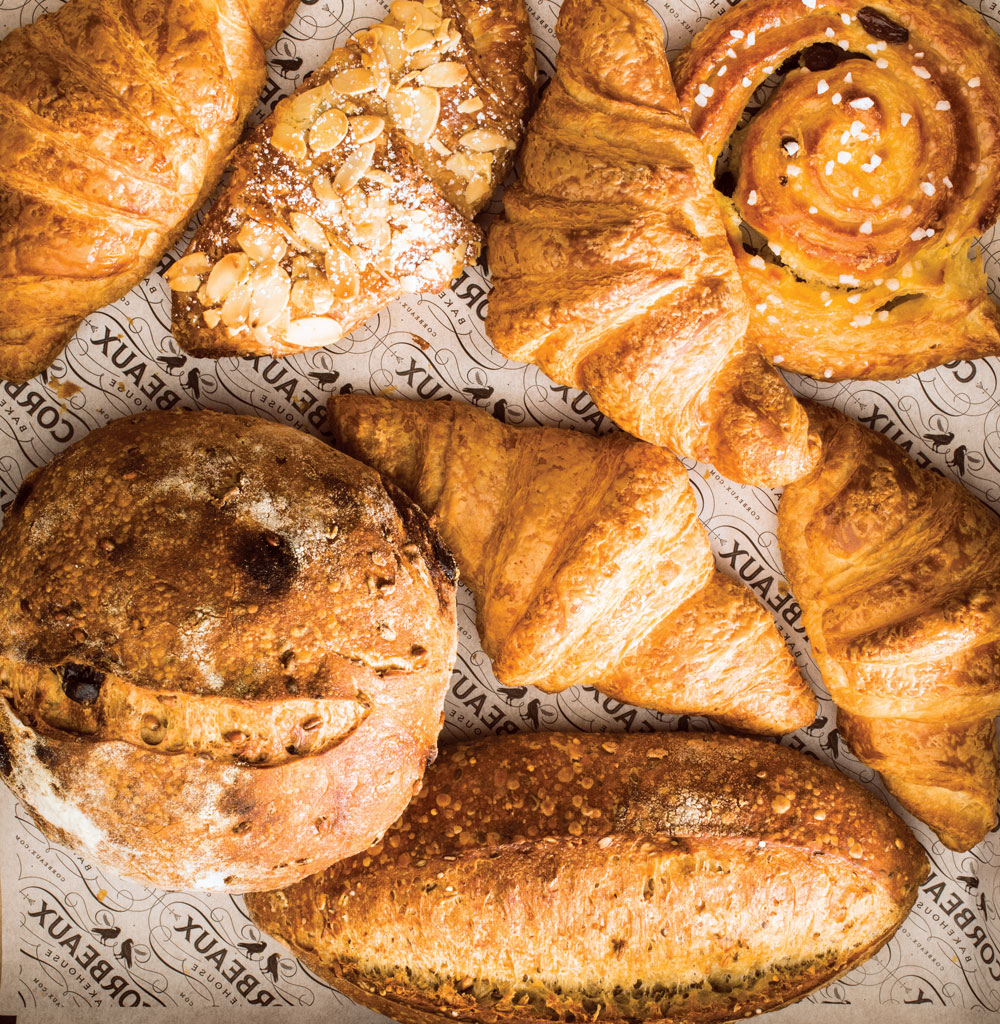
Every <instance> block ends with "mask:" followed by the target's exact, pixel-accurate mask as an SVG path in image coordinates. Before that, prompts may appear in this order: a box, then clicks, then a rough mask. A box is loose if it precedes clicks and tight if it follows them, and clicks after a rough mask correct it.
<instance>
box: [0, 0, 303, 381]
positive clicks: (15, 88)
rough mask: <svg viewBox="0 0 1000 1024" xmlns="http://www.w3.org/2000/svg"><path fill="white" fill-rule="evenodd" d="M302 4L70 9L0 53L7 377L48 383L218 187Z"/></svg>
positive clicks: (178, 2) (3, 360)
mask: <svg viewBox="0 0 1000 1024" xmlns="http://www.w3.org/2000/svg"><path fill="white" fill-rule="evenodd" d="M295 7H296V0H247V2H246V3H241V4H233V5H225V6H221V5H217V4H214V3H207V2H204V0H170V2H169V3H163V2H161V0H69V2H68V3H66V4H65V5H64V6H63V7H61V8H60V9H59V10H58V11H57V12H56V13H54V14H45V15H43V16H42V17H40V18H39V19H38V20H37V21H36V22H35V23H34V24H33V25H29V26H27V27H25V28H20V29H16V30H15V31H14V32H11V33H10V35H8V36H7V37H6V38H5V39H4V40H3V41H2V42H0V377H3V378H6V379H8V380H27V379H28V378H29V377H31V376H33V375H34V374H36V373H38V372H39V371H41V370H43V369H45V367H47V366H48V365H49V363H51V362H52V360H53V359H54V358H55V357H56V356H57V355H58V354H59V352H60V351H61V349H62V348H63V346H64V345H65V344H66V342H67V341H68V340H69V339H70V337H71V336H72V335H73V332H74V331H75V330H76V328H77V327H78V326H79V324H80V321H81V320H82V319H83V318H84V317H85V316H87V315H88V314H89V313H91V312H93V311H94V310H95V309H98V308H100V307H101V306H104V305H106V304H107V303H109V302H113V301H115V300H116V299H118V298H120V297H121V296H122V295H124V294H125V293H126V292H127V291H128V290H129V289H130V288H131V287H132V286H133V285H135V284H136V283H137V282H139V281H140V280H142V278H143V277H145V276H146V275H147V274H148V273H149V272H150V271H151V270H152V269H153V267H154V266H155V265H156V263H157V261H158V260H159V259H160V257H161V256H162V255H163V253H164V252H165V251H166V250H167V249H168V248H169V247H170V246H171V245H172V244H173V243H174V242H175V241H176V239H177V237H178V236H179V235H180V233H181V231H182V230H183V229H184V226H185V225H186V224H187V221H188V220H189V218H190V217H191V215H192V214H193V213H194V211H195V210H196V209H197V208H198V207H199V206H200V205H201V202H202V200H203V199H204V198H205V196H206V195H207V194H208V191H209V190H210V189H211V188H212V187H213V186H214V185H215V183H216V181H217V180H218V179H219V177H220V176H221V174H222V171H223V168H224V166H225V162H226V159H227V157H228V156H229V152H230V150H231V149H232V148H233V146H234V145H235V144H236V142H237V140H238V139H239V136H240V132H241V131H242V130H243V122H244V120H245V119H246V117H247V115H248V114H249V113H250V111H251V110H252V109H253V106H254V102H255V101H256V99H257V94H258V93H259V92H260V90H261V88H262V87H263V86H264V82H265V80H266V69H265V65H264V50H265V48H266V47H268V46H270V45H271V43H273V42H274V40H275V39H276V38H277V37H278V35H279V33H280V32H281V30H282V29H283V28H284V27H285V25H286V24H287V22H288V20H289V19H290V18H291V16H292V12H293V11H294V9H295Z"/></svg>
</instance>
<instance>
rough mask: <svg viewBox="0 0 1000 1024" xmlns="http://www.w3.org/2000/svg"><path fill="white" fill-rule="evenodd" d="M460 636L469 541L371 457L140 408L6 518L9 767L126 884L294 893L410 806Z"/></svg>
mask: <svg viewBox="0 0 1000 1024" xmlns="http://www.w3.org/2000/svg"><path fill="white" fill-rule="evenodd" d="M455 643H456V626H455V569H454V563H453V561H452V559H451V556H450V555H449V554H448V553H447V551H446V550H445V549H444V548H443V546H442V545H441V542H440V540H439V538H438V537H437V534H436V533H435V532H434V530H432V529H431V528H430V527H429V525H428V523H427V520H426V518H425V517H424V515H423V513H422V512H421V511H420V510H419V509H418V508H417V507H416V506H414V505H412V504H411V503H410V502H409V501H408V500H407V499H406V498H405V497H404V496H403V495H402V494H401V493H400V492H398V491H396V490H395V489H389V490H387V489H386V488H385V487H384V486H383V485H382V482H381V480H380V479H379V477H378V475H377V474H376V473H375V472H374V471H372V470H370V469H369V468H367V467H366V466H362V465H361V464H360V463H357V462H355V461H354V460H353V459H350V458H348V457H347V456H345V455H342V454H341V453H339V452H337V451H335V450H334V449H332V448H330V447H328V446H327V445H325V444H323V443H322V442H321V441H319V440H317V439H316V438H313V437H310V436H308V435H305V434H302V433H300V432H299V431H296V430H292V429H291V428H288V427H283V426H279V425H276V424H273V423H267V422H264V421H261V420H256V419H252V418H248V417H242V416H227V415H223V414H221V413H214V412H198V413H145V414H142V415H139V416H134V417H131V418H129V419H124V420H118V421H117V422H115V423H113V424H111V425H110V426H108V427H105V428H103V429H101V430H98V431H95V432H94V433H92V434H90V435H89V436H88V437H86V438H85V439H84V440H82V441H80V442H79V443H78V444H76V445H74V446H73V447H72V448H70V449H68V450H67V451H66V452H64V453H63V454H61V455H60V456H58V457H57V458H56V459H55V460H54V461H53V462H52V463H51V464H50V465H48V466H47V467H45V468H43V469H41V470H39V471H37V472H35V473H34V474H32V475H31V476H30V477H29V478H28V479H27V480H26V481H25V484H24V485H23V487H22V488H21V490H20V492H19V494H18V497H17V499H16V501H15V502H14V504H13V505H12V506H11V508H10V510H9V512H8V515H7V518H6V521H5V522H4V524H3V529H2V530H0V776H2V777H3V778H4V781H5V782H6V783H7V785H8V786H9V787H10V788H11V789H12V790H13V792H14V793H15V794H16V795H17V796H18V797H19V798H20V799H21V800H22V801H23V802H24V804H25V806H26V807H27V808H28V809H29V810H30V811H31V812H32V814H33V815H34V816H35V818H36V819H37V820H38V823H39V826H40V827H41V828H42V830H43V831H44V832H45V833H46V834H47V835H48V836H49V837H50V838H52V839H53V840H55V841H57V842H61V843H63V844H65V845H67V846H71V847H73V848H74V849H76V850H79V851H80V852H83V853H85V854H86V855H87V856H89V857H93V858H94V859H96V860H97V861H99V862H101V863H103V864H105V865H107V866H108V867H109V868H111V869H112V870H114V871H116V872H117V873H119V874H121V875H124V876H126V877H129V878H134V879H138V880H140V881H143V882H145V883H148V884H155V885H157V886H160V887H163V888H169V889H177V888H200V889H215V890H228V891H243V890H247V889H266V888H271V887H275V886H278V885H287V884H289V883H290V882H292V881H295V880H296V879H299V878H302V877H304V876H305V875H306V874H308V873H310V872H312V871H317V870H320V869H321V868H324V867H326V866H327V865H328V864H330V863H332V862H333V861H335V860H337V859H339V858H341V857H345V856H349V855H350V854H353V853H355V852H357V851H358V850H362V849H364V848H365V847H366V846H368V845H369V844H370V843H371V842H373V841H374V840H375V839H376V838H377V837H378V836H380V835H381V834H382V832H383V831H384V830H385V829H386V828H387V827H388V826H389V825H390V824H391V823H392V822H393V821H394V820H395V819H396V818H397V817H398V816H399V814H400V812H401V811H402V810H403V808H404V807H405V806H406V803H407V801H408V800H409V799H410V797H411V795H412V792H413V789H414V787H415V786H416V785H418V784H419V781H420V778H421V775H422V773H423V770H424V767H425V763H426V761H427V759H428V758H430V757H432V756H433V753H434V749H435V741H436V735H437V731H438V728H439V726H440V716H441V710H442V705H443V700H444V693H445V689H446V687H447V683H448V679H449V677H450V670H451V667H452V663H453V661H454V654H455Z"/></svg>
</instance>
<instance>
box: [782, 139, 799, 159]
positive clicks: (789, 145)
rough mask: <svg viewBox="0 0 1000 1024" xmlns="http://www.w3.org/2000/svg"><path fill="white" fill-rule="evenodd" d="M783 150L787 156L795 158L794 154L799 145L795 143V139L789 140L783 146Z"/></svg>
mask: <svg viewBox="0 0 1000 1024" xmlns="http://www.w3.org/2000/svg"><path fill="white" fill-rule="evenodd" d="M783 149H784V150H785V152H786V153H787V154H788V155H789V156H795V154H796V153H797V152H798V151H799V144H798V143H797V142H796V141H795V139H789V140H788V141H787V142H785V143H784V144H783Z"/></svg>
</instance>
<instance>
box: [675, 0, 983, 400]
mask: <svg viewBox="0 0 1000 1024" xmlns="http://www.w3.org/2000/svg"><path fill="white" fill-rule="evenodd" d="M789 62H791V64H792V67H791V68H789ZM800 63H801V66H797V65H798V64H800ZM776 71H777V73H778V74H779V75H781V74H783V75H784V78H783V80H782V82H781V84H780V85H779V86H778V87H777V89H776V90H775V91H774V93H773V94H772V95H771V96H769V98H768V99H767V101H766V102H765V103H764V104H763V106H762V107H761V108H760V109H759V110H758V111H754V116H753V117H752V118H751V120H750V121H749V124H748V125H747V126H745V127H742V128H739V129H738V126H739V125H740V124H741V120H742V119H743V117H744V108H746V106H747V104H748V103H749V102H750V98H751V96H752V95H753V94H754V92H755V91H756V90H757V89H758V87H759V86H761V84H762V83H763V82H764V81H765V80H767V79H768V78H769V77H770V76H771V75H772V74H774V73H775V72H776ZM786 71H787V73H785V72H786ZM674 75H675V80H676V82H677V91H678V95H679V97H680V102H681V107H682V109H683V111H684V113H685V115H686V116H687V117H688V118H689V120H690V121H691V126H692V128H694V130H695V131H696V132H697V133H698V135H699V137H700V138H701V139H702V141H703V142H704V143H705V145H706V147H707V149H708V151H709V153H710V155H711V157H712V158H713V160H715V159H716V158H718V157H719V156H720V154H723V152H724V151H725V149H726V147H727V145H728V144H729V143H730V142H731V143H732V153H731V155H730V156H729V157H728V165H729V166H728V173H729V174H730V178H731V180H730V181H729V185H728V186H727V187H726V190H725V191H726V192H731V196H732V197H731V198H730V197H729V196H728V195H726V194H724V193H722V192H720V193H718V196H719V201H720V204H721V206H722V209H723V213H724V216H725V219H726V223H727V228H728V230H729V235H730V240H731V243H732V247H733V252H734V253H735V255H736V262H737V264H738V266H739V269H740V276H741V277H742V279H743V284H744V286H745V288H746V291H747V295H748V297H749V299H750V334H751V337H752V338H753V340H754V342H755V343H756V344H757V345H758V346H759V347H760V348H761V350H762V351H763V352H764V353H765V355H767V357H768V358H769V359H771V360H772V361H773V362H775V363H778V364H780V365H781V367H782V368H783V369H788V370H794V371H796V372H797V373H805V374H809V375H810V376H812V377H819V378H830V379H834V380H839V379H843V378H866V379H871V378H889V379H892V378H895V377H900V376H903V375H905V374H910V373H917V372H919V371H920V370H925V369H928V368H929V367H932V366H938V365H940V364H941V363H946V362H950V361H951V360H958V359H977V358H979V357H981V356H986V355H997V354H1000V309H998V307H997V305H996V303H995V302H994V300H993V299H992V298H990V297H989V295H988V294H987V279H986V273H985V269H984V266H983V257H982V253H981V252H979V253H978V254H977V253H976V252H975V242H976V235H979V234H982V233H983V232H984V231H986V230H987V229H988V228H989V227H990V226H991V225H992V224H993V222H994V221H995V219H996V216H997V209H998V203H1000V39H998V38H997V36H996V34H995V33H994V32H993V31H992V30H991V29H990V28H989V27H988V26H987V24H986V22H985V21H984V20H983V18H982V17H981V16H980V14H979V13H978V12H977V11H974V10H972V9H971V8H970V7H969V6H967V5H966V4H964V3H961V2H959V0H883V2H880V3H879V4H878V5H877V7H871V6H868V5H867V4H865V3H864V2H863V0H830V2H826V0H824V2H823V3H821V4H804V3H802V2H801V0H743V2H742V3H740V4H739V6H738V7H734V8H733V9H732V10H728V11H726V13H725V14H723V15H722V17H720V18H717V19H715V20H714V21H712V22H710V23H709V24H708V25H707V26H706V28H705V29H704V30H703V31H702V32H700V33H699V34H698V35H697V36H696V37H695V38H694V39H693V40H692V42H691V44H690V45H689V47H688V48H687V49H686V50H685V51H684V52H683V53H682V54H681V55H680V56H679V57H678V58H677V61H676V62H675V64H674ZM737 129H738V130H737ZM720 178H721V175H720ZM729 186H731V187H729ZM741 221H742V222H743V224H744V225H746V226H748V227H749V229H750V230H749V231H748V230H746V228H745V227H744V228H742V229H741Z"/></svg>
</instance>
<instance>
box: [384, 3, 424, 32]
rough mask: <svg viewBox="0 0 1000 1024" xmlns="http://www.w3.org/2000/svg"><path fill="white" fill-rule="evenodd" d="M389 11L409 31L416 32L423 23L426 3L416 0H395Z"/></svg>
mask: <svg viewBox="0 0 1000 1024" xmlns="http://www.w3.org/2000/svg"><path fill="white" fill-rule="evenodd" d="M389 11H390V13H391V14H392V16H393V18H395V19H396V21H398V22H399V23H400V25H402V26H403V30H404V31H405V32H407V33H410V32H416V30H417V29H418V28H420V26H421V25H422V24H423V21H424V5H423V4H421V3H417V2H416V0H393V2H392V3H391V4H390V5H389Z"/></svg>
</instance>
